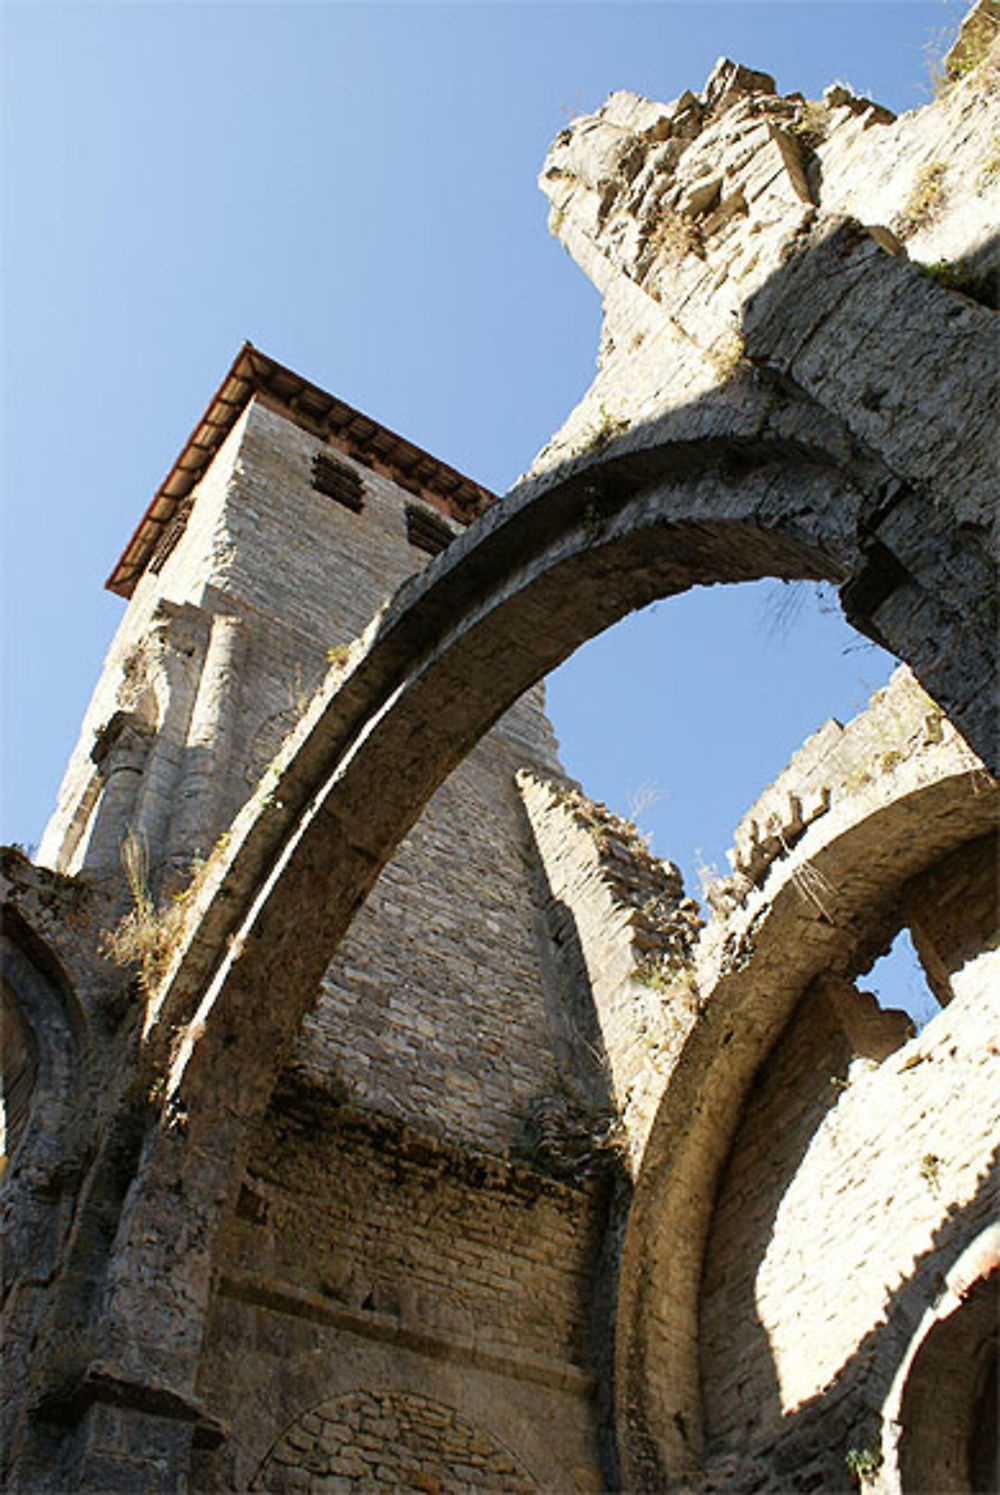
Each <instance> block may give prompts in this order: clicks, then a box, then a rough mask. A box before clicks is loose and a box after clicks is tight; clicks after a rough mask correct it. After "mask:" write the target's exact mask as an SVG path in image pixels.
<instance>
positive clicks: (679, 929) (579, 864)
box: [518, 772, 701, 1159]
mask: <svg viewBox="0 0 1000 1495" xmlns="http://www.w3.org/2000/svg"><path fill="white" fill-rule="evenodd" d="M518 783H519V786H520V790H521V794H522V797H523V799H524V804H525V808H526V810H527V812H528V816H529V818H530V821H531V827H532V831H533V834H534V837H535V841H536V844H537V847H538V855H539V857H540V858H541V862H542V866H543V868H544V875H545V883H546V889H547V894H548V898H547V904H546V913H547V917H548V921H549V926H550V929H551V932H552V939H553V943H554V946H555V948H556V950H557V951H559V952H560V953H561V957H562V962H563V969H564V971H565V972H566V975H567V987H568V989H571V988H572V984H573V983H572V972H573V965H575V974H576V985H577V987H578V988H579V990H578V991H577V993H576V1002H575V1004H574V1007H575V1011H576V1014H577V1016H576V1021H577V1022H578V1023H579V1024H580V1038H581V1039H582V1040H583V1042H582V1044H578V1048H582V1049H583V1050H584V1051H585V1052H587V1053H589V1055H590V1059H591V1067H592V1068H596V1069H597V1070H599V1071H601V1072H602V1078H603V1084H604V1086H605V1087H606V1097H605V1098H606V1099H607V1100H609V1101H610V1103H611V1105H612V1107H613V1109H614V1113H615V1115H616V1117H617V1118H618V1125H619V1126H620V1128H621V1137H620V1143H621V1145H622V1147H623V1149H624V1150H625V1151H626V1152H627V1153H628V1155H629V1157H630V1158H631V1159H635V1158H638V1157H640V1156H641V1154H642V1149H643V1146H644V1144H645V1140H646V1136H647V1134H648V1131H649V1127H650V1125H651V1123H652V1118H653V1112H654V1110H655V1105H656V1102H657V1100H658V1098H659V1095H660V1091H661V1089H662V1084H663V1079H662V1077H663V1075H664V1074H665V1073H666V1072H667V1071H668V1070H669V1068H670V1066H671V1064H672V1063H673V1062H674V1060H675V1058H676V1055H677V1053H678V1052H679V1050H680V1047H681V1045H682V1043H683V1040H684V1038H685V1036H686V1035H687V1033H688V1032H689V1031H690V1028H691V1025H692V1023H693V1022H694V1019H695V1016H696V1013H697V987H696V985H695V981H694V977H693V974H692V961H691V955H692V949H693V946H694V942H695V936H696V934H697V931H698V929H699V927H700V922H701V921H700V920H699V918H698V915H697V909H696V905H695V903H694V901H693V900H692V899H690V898H686V897H685V896H684V888H683V883H682V880H681V875H680V872H679V870H678V868H677V867H675V866H674V865H673V863H671V862H663V861H660V860H659V859H658V858H656V857H654V856H652V855H651V853H650V852H649V850H648V848H647V847H646V846H645V844H644V842H643V840H642V838H641V836H640V834H639V833H638V831H637V830H636V829H635V826H633V825H631V824H630V823H629V822H628V821H625V820H622V819H621V818H620V817H619V816H617V815H613V814H611V813H610V812H609V811H608V810H607V809H606V808H605V806H603V805H600V804H596V803H595V802H594V801H592V800H588V799H587V798H586V797H585V796H583V795H582V794H580V793H579V792H578V791H576V790H573V789H570V788H567V787H566V786H565V785H562V784H554V783H552V782H549V781H546V780H542V779H540V778H538V777H537V776H536V775H534V774H531V773H527V772H522V773H521V774H520V775H519V776H518ZM571 962H572V963H573V965H571Z"/></svg>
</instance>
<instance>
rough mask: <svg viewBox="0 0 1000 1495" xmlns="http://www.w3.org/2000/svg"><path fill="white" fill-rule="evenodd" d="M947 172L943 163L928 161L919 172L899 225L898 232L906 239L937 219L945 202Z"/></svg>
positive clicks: (901, 214)
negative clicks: (908, 235)
mask: <svg viewBox="0 0 1000 1495" xmlns="http://www.w3.org/2000/svg"><path fill="white" fill-rule="evenodd" d="M945 171H946V168H945V164H944V162H943V161H928V163H927V165H926V166H921V168H920V170H919V171H918V172H917V174H916V176H915V178H914V180H913V189H912V191H911V192H910V195H909V197H908V198H907V199H906V202H905V204H904V206H903V210H902V212H901V213H900V216H899V220H898V223H897V231H898V232H899V233H900V234H901V235H903V236H904V237H905V236H906V235H907V234H915V233H916V232H917V230H918V229H921V228H926V227H927V225H928V224H929V223H930V222H931V221H932V220H933V219H934V218H936V217H937V214H938V213H939V212H940V210H941V206H942V204H943V202H944V178H945Z"/></svg>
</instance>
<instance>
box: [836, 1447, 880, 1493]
mask: <svg viewBox="0 0 1000 1495" xmlns="http://www.w3.org/2000/svg"><path fill="white" fill-rule="evenodd" d="M844 1465H845V1467H846V1469H847V1472H848V1474H850V1475H853V1476H854V1478H855V1479H856V1480H857V1483H858V1488H859V1489H863V1488H864V1486H865V1485H871V1484H874V1483H875V1478H876V1476H877V1474H878V1472H879V1469H880V1468H881V1467H882V1455H881V1454H880V1453H879V1451H878V1449H876V1448H870V1447H864V1448H849V1449H848V1450H847V1455H846V1457H845V1459H844Z"/></svg>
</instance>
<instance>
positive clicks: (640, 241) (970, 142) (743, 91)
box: [533, 52, 1000, 526]
mask: <svg viewBox="0 0 1000 1495" xmlns="http://www.w3.org/2000/svg"><path fill="white" fill-rule="evenodd" d="M998 115H1000V61H998V60H997V57H996V54H995V52H994V54H993V55H991V56H987V57H986V58H985V59H984V60H983V61H982V62H981V63H980V65H979V66H977V67H976V68H975V69H973V70H971V71H969V72H968V73H967V75H965V76H962V77H960V78H959V79H958V80H957V81H956V82H955V83H954V84H953V85H952V86H951V87H950V88H949V89H948V90H947V91H946V92H945V93H944V94H943V96H942V97H941V98H939V99H938V100H937V101H936V102H934V103H933V104H931V105H930V106H928V107H926V108H924V109H921V110H917V111H914V112H913V113H910V114H906V115H904V116H901V117H900V118H898V119H897V118H895V117H894V116H893V115H892V114H891V113H890V111H889V110H887V109H885V108H883V107H882V106H880V105H878V104H876V103H873V102H872V101H871V100H869V99H865V98H862V97H860V96H858V95H856V94H854V93H853V92H852V91H851V90H850V89H849V88H848V87H846V86H844V85H841V84H835V85H833V86H832V87H830V88H828V89H827V90H826V92H825V94H824V96H823V98H822V100H806V99H804V98H803V97H802V96H801V95H800V94H796V93H792V94H788V95H781V94H779V93H778V92H777V91H776V88H775V84H774V80H773V79H772V78H771V77H770V76H769V75H767V74H766V73H760V72H753V71H752V70H750V69H748V68H744V67H741V66H739V65H737V64H735V63H732V62H729V61H727V60H724V59H723V60H720V62H719V63H718V64H717V66H716V68H715V69H714V70H713V72H712V74H711V76H710V77H709V79H708V81H707V83H706V85H705V87H704V89H703V90H702V92H701V93H700V94H694V93H691V92H688V93H685V94H682V95H681V96H680V97H679V98H678V99H675V100H673V101H672V102H670V103H666V104H661V103H655V102H653V101H651V100H649V99H645V98H641V97H639V96H638V95H636V94H632V93H628V92H625V91H621V92H618V93H614V94H612V95H611V97H610V98H609V99H608V101H607V103H605V104H604V105H603V107H602V108H601V109H599V110H597V112H596V113H594V114H593V115H590V116H587V117H584V118H580V119H576V120H574V121H573V122H572V124H571V125H570V126H569V127H568V128H567V129H565V130H564V131H562V133H561V134H560V135H559V137H558V138H557V140H556V142H555V144H554V145H553V147H552V149H551V151H550V152H549V155H548V157H547V159H546V162H545V167H544V170H543V173H542V176H541V178H540V183H541V186H542V189H543V191H544V192H545V193H546V195H547V197H548V198H549V201H550V204H551V209H550V216H549V224H550V228H551V231H552V232H553V233H554V234H555V235H556V236H557V237H558V239H559V240H560V241H561V242H562V243H563V245H564V246H565V248H566V249H567V250H568V252H569V253H570V254H571V256H572V257H573V258H574V259H575V260H576V261H577V263H578V264H579V265H580V267H581V268H582V269H583V270H584V271H585V272H586V274H587V275H588V276H589V277H590V278H591V279H592V280H593V282H594V284H595V285H596V286H597V288H598V290H599V291H600V292H601V295H602V297H603V305H604V330H603V336H602V341H601V350H600V357H599V371H598V376H597V378H596V380H595V382H594V384H593V386H592V388H591V389H590V391H588V393H587V395H586V396H585V397H584V399H583V400H582V401H581V403H580V405H579V406H578V407H577V409H576V410H575V411H574V412H573V413H572V414H571V415H570V417H569V419H568V420H567V421H566V423H565V425H564V426H563V428H562V429H561V430H560V431H559V432H558V433H557V435H556V436H555V437H554V438H553V440H552V442H550V443H549V445H548V446H547V447H546V448H545V449H544V451H543V452H542V453H541V454H540V457H539V458H538V460H537V461H536V464H535V468H534V469H533V471H534V472H536V473H537V472H544V471H547V470H549V469H551V468H552V467H554V466H555V465H557V464H559V463H562V462H565V461H567V460H572V459H573V458H574V457H577V456H579V455H581V454H586V453H588V452H592V451H593V450H594V449H595V447H599V446H601V445H604V444H606V442H607V441H608V440H609V439H611V438H613V437H615V436H617V435H619V434H620V433H622V432H623V431H624V430H625V429H626V428H627V427H629V426H631V427H633V428H636V427H640V426H642V425H643V424H644V423H647V422H650V421H652V420H654V419H656V418H658V417H661V416H662V415H663V414H664V413H665V412H669V411H671V410H673V411H679V410H681V409H682V408H683V407H684V406H685V405H690V404H692V403H694V402H697V401H698V400H699V398H700V397H702V396H704V395H706V394H707V393H709V392H712V391H716V390H718V388H719V386H720V385H721V386H725V385H726V384H727V383H728V382H729V381H731V380H732V379H733V376H734V375H735V374H737V373H739V372H740V371H741V370H742V369H743V368H745V367H746V364H747V360H748V359H749V360H753V358H754V348H753V338H752V332H753V327H754V325H755V324H754V320H753V315H751V313H753V311H754V298H758V299H759V298H760V297H761V296H762V293H765V292H766V290H767V288H768V284H769V282H773V281H774V280H775V278H776V277H778V279H779V282H780V272H781V271H782V270H783V269H784V267H785V266H786V265H787V264H788V262H789V260H790V258H791V257H793V256H794V255H795V254H796V253H797V252H798V251H799V250H800V249H801V248H803V247H804V245H805V243H806V241H807V239H808V237H809V236H810V235H814V234H815V233H816V231H817V228H819V227H821V226H822V224H823V223H824V222H827V223H830V224H835V223H836V222H838V221H840V220H842V219H844V218H850V219H854V220H857V222H858V223H860V224H863V225H866V226H867V227H868V229H869V232H870V233H871V234H872V235H873V239H874V241H875V242H876V243H877V244H878V245H879V247H880V249H881V250H882V251H883V252H886V253H890V254H893V255H895V256H899V257H909V259H910V260H912V261H914V262H916V263H920V264H935V263H937V262H940V261H946V262H949V263H951V264H954V263H955V262H959V261H961V262H963V263H964V265H965V266H966V267H967V268H968V269H969V270H970V271H972V272H975V273H978V274H980V275H983V276H985V274H986V273H987V272H988V271H989V270H991V269H992V270H993V271H994V272H996V269H997V266H998V264H1000V247H998V242H997V228H996V225H997V222H998V218H1000V159H998V153H997V147H996V140H997V135H996V128H995V124H994V127H993V128H992V129H991V124H990V121H991V119H992V120H993V121H994V122H995V121H996V119H997V117H998ZM855 278H856V277H852V278H851V279H850V280H848V281H847V282H846V283H845V284H844V286H843V287H842V288H841V291H840V294H841V296H845V297H847V296H850V295H851V294H852V292H855V291H856V290H857V289H858V288H857V287H856V286H855V285H854V284H852V280H853V279H855ZM863 289H864V288H863V287H862V290H863ZM868 289H869V291H870V296H871V305H870V307H869V308H868V311H869V315H868V316H867V318H865V317H862V316H858V317H856V318H855V319H854V321H853V324H852V323H848V324H847V325H846V326H845V339H846V338H851V339H852V341H846V340H845V341H843V342H839V343H838V344H836V345H835V346H834V348H833V349H832V350H830V352H829V353H828V354H827V357H826V360H825V366H824V367H819V368H809V367H808V366H807V360H808V348H806V349H805V356H804V357H803V356H800V358H799V366H798V367H797V368H796V369H795V370H787V369H786V370H783V371H782V372H783V373H786V374H787V373H791V374H792V376H793V377H794V378H795V379H796V380H798V379H800V378H801V380H802V383H803V386H804V388H805V389H806V390H807V392H808V393H813V392H815V386H816V384H817V381H818V380H823V381H824V382H825V386H826V387H825V389H824V395H823V397H824V402H825V403H827V404H828V405H832V407H833V408H834V409H835V411H836V413H837V414H838V415H839V416H841V417H843V418H844V419H845V420H846V421H847V423H848V425H849V426H850V428H851V430H852V431H854V432H855V433H856V434H857V435H858V436H859V437H860V438H861V439H862V440H865V441H871V442H872V443H873V444H874V445H875V446H877V447H879V448H880V449H882V450H884V451H886V452H888V453H890V454H892V453H894V452H896V451H897V449H898V450H899V451H900V452H902V449H903V448H904V446H905V445H906V444H907V443H908V444H909V447H910V448H911V450H910V451H909V453H908V459H907V461H906V462H903V464H902V466H903V470H904V471H908V472H909V473H910V474H911V475H914V476H920V474H921V472H925V473H926V474H927V475H931V474H932V473H933V472H934V470H935V464H937V468H938V473H937V475H938V477H939V478H940V471H939V469H940V466H941V463H942V460H947V457H948V453H947V452H944V451H942V450H941V449H940V445H938V446H937V447H936V448H935V447H934V445H933V443H932V442H929V440H928V438H927V436H926V435H924V436H923V437H922V436H921V430H920V424H919V421H914V419H913V413H914V412H917V413H923V411H924V408H925V406H926V405H927V403H928V402H929V401H934V402H935V403H940V401H941V400H942V398H943V396H944V395H945V394H946V393H948V392H953V393H954V394H955V395H959V393H960V392H959V391H957V390H954V391H950V386H949V384H948V381H947V379H944V380H942V378H941V368H940V366H939V365H938V364H936V363H932V364H930V365H929V366H923V367H914V366H909V365H907V364H905V363H899V364H898V365H897V366H896V367H895V368H891V367H890V368H889V369H888V370H886V369H883V370H882V372H883V373H884V374H887V376H888V377H887V378H886V379H884V380H883V381H882V384H880V383H879V382H878V380H877V379H873V380H872V382H871V385H870V387H868V388H866V383H865V380H866V357H867V355H868V354H869V353H871V352H873V351H874V350H873V348H872V344H873V343H874V342H875V341H876V340H877V339H878V336H879V327H880V307H879V304H878V296H879V295H881V294H882V291H881V290H878V289H877V288H876V286H875V282H874V279H870V280H869V286H868ZM825 310H826V308H824V306H823V298H822V297H820V298H818V299H817V304H816V306H815V317H816V320H817V324H818V323H819V322H820V321H821V320H822V318H823V314H824V311H825ZM807 311H808V308H807V309H805V310H804V309H803V308H801V307H799V308H794V307H793V306H792V305H789V304H786V305H785V306H784V307H783V308H782V312H783V315H784V316H785V317H786V319H789V320H790V321H791V322H792V323H794V321H795V319H796V317H797V316H798V317H801V316H803V315H805V314H807ZM756 316H757V318H758V320H759V319H760V317H761V316H763V309H762V308H761V307H760V306H758V308H757V311H756ZM862 344H866V345H867V346H866V347H864V348H863V347H862ZM801 353H802V350H800V354H801ZM987 354H988V349H987ZM838 359H839V361H840V363H841V365H842V370H841V372H842V374H843V377H844V387H843V388H842V389H841V388H839V387H838V386H837V375H838V370H837V368H836V361H837V360H838ZM774 362H775V365H777V364H778V363H779V362H780V360H779V359H778V358H775V359H774ZM994 371H995V369H994V361H993V359H992V358H991V357H988V356H987V358H985V359H984V362H983V365H982V367H981V368H980V370H979V373H980V375H981V378H982V383H983V386H984V387H985V386H987V385H989V383H990V382H991V380H992V375H993V373H994ZM883 385H884V387H883ZM974 394H975V392H974V391H973V398H972V399H971V402H969V409H968V429H967V432H966V439H967V442H968V444H969V447H970V448H972V449H974V450H976V451H978V452H980V453H981V450H982V447H983V444H984V443H989V442H992V439H993V437H992V419H991V414H990V410H989V408H988V407H987V408H985V409H984V408H983V407H982V406H980V405H978V404H977V402H976V399H975V397H974ZM831 395H832V399H831ZM964 398H965V399H966V401H969V395H968V391H966V392H965V395H964ZM904 406H909V407H910V417H909V419H907V414H906V409H905V408H904ZM934 434H935V435H936V434H937V433H934ZM955 460H956V462H957V464H958V466H959V467H961V468H962V469H963V471H964V470H965V468H966V465H967V464H966V463H965V461H964V460H963V454H962V453H957V454H956V455H955ZM946 476H947V474H946ZM937 488H938V496H939V497H941V498H943V497H944V493H943V491H942V490H941V485H940V482H939V483H938V485H937ZM948 494H949V496H950V498H951V501H952V503H953V505H954V510H955V516H956V517H957V518H959V519H960V520H961V521H962V522H967V523H970V524H976V525H986V526H989V525H990V524H991V523H992V521H993V517H994V514H993V495H992V492H991V491H990V492H984V491H983V490H982V486H981V484H980V485H978V486H976V485H974V486H973V487H972V488H971V489H968V490H966V491H964V492H963V491H962V489H961V485H960V484H958V483H955V484H952V485H950V486H949V489H948Z"/></svg>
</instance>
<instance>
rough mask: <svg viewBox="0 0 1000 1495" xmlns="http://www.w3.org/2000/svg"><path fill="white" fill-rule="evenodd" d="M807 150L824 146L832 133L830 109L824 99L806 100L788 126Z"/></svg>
mask: <svg viewBox="0 0 1000 1495" xmlns="http://www.w3.org/2000/svg"><path fill="white" fill-rule="evenodd" d="M788 128H789V130H790V132H791V133H792V134H793V135H795V136H796V137H797V138H798V140H799V142H800V144H801V145H803V146H805V148H806V150H810V151H812V150H815V149H816V147H817V146H818V145H822V144H823V141H824V140H825V139H826V137H827V135H828V134H829V131H830V108H829V105H828V104H825V103H824V102H823V100H822V99H806V100H805V101H804V102H803V103H801V104H800V105H799V109H798V113H797V114H796V116H795V118H794V119H793V120H792V122H791V123H790V125H789V126H788Z"/></svg>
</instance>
